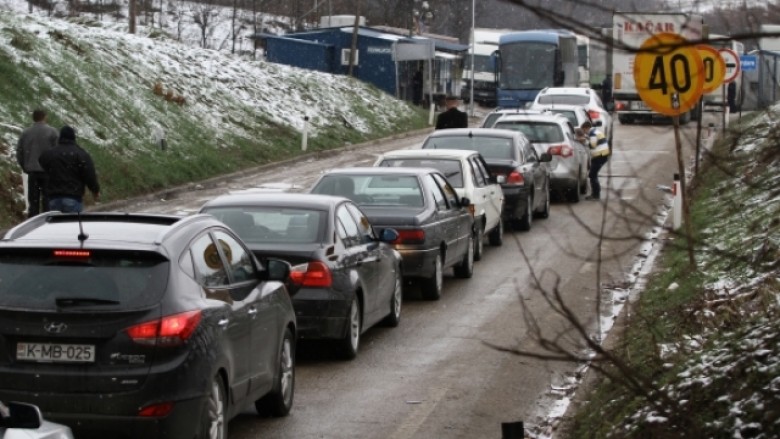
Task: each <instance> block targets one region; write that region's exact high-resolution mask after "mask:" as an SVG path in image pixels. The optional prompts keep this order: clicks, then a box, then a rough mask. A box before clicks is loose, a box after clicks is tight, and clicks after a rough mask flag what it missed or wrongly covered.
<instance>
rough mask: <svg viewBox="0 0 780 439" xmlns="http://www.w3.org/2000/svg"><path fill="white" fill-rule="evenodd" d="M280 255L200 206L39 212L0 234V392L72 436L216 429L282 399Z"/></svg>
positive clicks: (287, 322) (288, 366) (287, 356)
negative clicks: (190, 211)
mask: <svg viewBox="0 0 780 439" xmlns="http://www.w3.org/2000/svg"><path fill="white" fill-rule="evenodd" d="M288 275H289V265H288V264H287V263H285V262H282V261H278V260H277V261H269V262H268V263H267V266H262V265H261V264H260V263H259V262H258V261H257V259H255V257H254V256H253V255H252V253H251V252H250V251H248V250H247V248H246V247H245V245H244V244H243V243H242V242H241V241H240V240H239V239H238V238H237V237H236V235H235V234H234V233H233V232H232V231H231V230H230V229H229V228H227V226H225V225H224V224H223V223H221V222H219V221H218V220H217V219H216V218H214V217H212V216H210V215H194V216H190V217H178V216H169V215H151V214H125V213H94V214H80V215H78V214H62V213H59V212H56V213H55V212H48V213H45V214H41V215H38V216H36V217H34V218H31V219H29V220H27V221H25V222H23V223H21V224H19V225H17V226H16V227H14V228H13V229H11V230H10V231H8V233H7V234H6V235H5V237H4V238H3V239H2V241H0V400H5V401H23V402H27V403H31V404H35V405H37V406H39V407H40V409H41V410H42V411H43V412H44V413H45V415H46V418H47V419H50V420H52V421H56V422H58V423H62V424H65V425H68V426H69V427H71V429H72V430H73V432H74V435H75V436H76V437H78V438H85V437H104V438H105V437H111V438H124V437H127V438H185V437H186V438H226V437H227V425H228V420H229V419H230V418H231V417H232V416H234V415H236V414H238V413H239V412H240V411H241V410H243V409H244V407H245V405H246V404H247V403H255V406H256V407H257V409H258V410H262V411H263V412H269V413H270V414H273V415H279V416H282V415H286V414H287V413H288V412H289V411H290V409H291V407H292V402H293V389H294V377H295V375H294V371H295V369H294V361H295V350H294V349H295V340H296V338H295V333H296V321H295V316H294V313H293V309H292V304H291V302H290V298H289V296H288V294H287V290H286V288H285V286H284V284H283V283H282V282H280V281H282V280H285V279H287V277H288Z"/></svg>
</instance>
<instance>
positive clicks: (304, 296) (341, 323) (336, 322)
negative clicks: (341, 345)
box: [292, 288, 352, 340]
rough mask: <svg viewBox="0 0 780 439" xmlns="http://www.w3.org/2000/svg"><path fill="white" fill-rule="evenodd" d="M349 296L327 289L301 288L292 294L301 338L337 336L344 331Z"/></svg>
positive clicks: (342, 334) (345, 328)
mask: <svg viewBox="0 0 780 439" xmlns="http://www.w3.org/2000/svg"><path fill="white" fill-rule="evenodd" d="M351 299H352V298H351V297H347V295H346V294H341V293H339V292H337V291H335V290H333V289H327V288H302V289H300V290H298V292H296V293H295V295H293V298H292V302H293V309H294V310H295V318H296V320H297V323H298V336H299V337H300V338H301V339H310V340H314V339H340V338H342V337H344V335H345V334H346V331H347V324H348V319H347V313H348V312H349V307H350V305H351V304H352V302H351Z"/></svg>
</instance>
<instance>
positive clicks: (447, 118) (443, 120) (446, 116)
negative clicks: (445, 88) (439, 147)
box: [436, 96, 469, 130]
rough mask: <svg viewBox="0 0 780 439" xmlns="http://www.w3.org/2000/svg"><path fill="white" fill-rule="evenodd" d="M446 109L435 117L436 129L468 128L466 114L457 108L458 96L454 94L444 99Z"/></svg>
mask: <svg viewBox="0 0 780 439" xmlns="http://www.w3.org/2000/svg"><path fill="white" fill-rule="evenodd" d="M444 105H445V106H446V107H447V109H446V110H445V111H444V112H443V113H441V114H439V117H438V118H436V129H437V130H444V129H447V128H468V127H469V117H468V115H467V114H466V113H465V112H463V111H460V110H458V98H457V97H456V96H447V99H445V100H444Z"/></svg>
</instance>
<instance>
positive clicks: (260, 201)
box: [200, 192, 349, 211]
mask: <svg viewBox="0 0 780 439" xmlns="http://www.w3.org/2000/svg"><path fill="white" fill-rule="evenodd" d="M344 201H349V200H348V199H347V198H344V197H337V196H333V195H322V194H309V193H299V192H268V193H262V192H257V193H251V192H249V193H235V194H225V195H220V196H218V197H217V198H214V199H212V200H209V201H208V202H206V203H205V204H204V205H203V206H202V207H201V210H200V211H202V210H203V209H204V208H206V207H238V206H245V207H248V206H277V207H304V208H309V209H317V210H329V209H331V208H332V207H333V206H336V205H338V204H340V203H342V202H344Z"/></svg>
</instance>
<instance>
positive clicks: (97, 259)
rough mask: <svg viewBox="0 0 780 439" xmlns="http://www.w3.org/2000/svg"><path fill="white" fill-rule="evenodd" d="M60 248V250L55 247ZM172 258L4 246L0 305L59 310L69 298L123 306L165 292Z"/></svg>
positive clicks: (104, 307) (153, 298)
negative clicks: (6, 247)
mask: <svg viewBox="0 0 780 439" xmlns="http://www.w3.org/2000/svg"><path fill="white" fill-rule="evenodd" d="M55 252H56V253H55ZM168 271H169V262H168V261H167V260H166V259H165V258H164V257H162V256H161V255H160V254H157V253H153V252H136V251H133V252H130V251H109V250H102V251H101V250H84V251H65V250H56V249H4V250H3V251H2V252H0V307H8V308H25V309H35V310H52V311H53V310H57V309H58V308H59V306H58V304H59V305H62V304H64V303H68V304H80V305H82V306H79V307H74V308H69V310H74V309H75V310H80V309H87V308H88V309H90V310H92V311H93V312H94V310H95V308H99V309H101V310H111V309H116V307H117V306H119V307H121V309H122V310H127V309H136V308H142V307H148V306H150V305H153V304H156V303H157V302H159V301H160V299H161V298H162V295H163V293H164V291H165V288H166V285H167V283H168Z"/></svg>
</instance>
